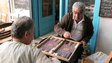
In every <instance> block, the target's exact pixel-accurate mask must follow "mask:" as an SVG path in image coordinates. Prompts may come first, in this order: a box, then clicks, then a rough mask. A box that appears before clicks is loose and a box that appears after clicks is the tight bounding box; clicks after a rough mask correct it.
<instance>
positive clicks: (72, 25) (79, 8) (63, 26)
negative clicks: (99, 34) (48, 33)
mask: <svg viewBox="0 0 112 63" xmlns="http://www.w3.org/2000/svg"><path fill="white" fill-rule="evenodd" d="M84 13H85V5H84V3H82V2H75V3H74V4H73V6H72V12H71V13H68V14H66V15H64V17H63V18H62V20H61V21H60V22H59V23H58V24H57V25H56V26H55V27H54V31H55V32H56V33H57V34H58V35H59V36H61V37H63V38H66V39H73V40H75V41H78V42H80V44H81V46H85V45H86V44H87V42H88V41H89V40H90V38H91V36H92V35H93V24H92V20H91V19H90V18H88V17H87V16H86V15H84ZM82 51H83V48H80V54H79V55H81V53H82Z"/></svg>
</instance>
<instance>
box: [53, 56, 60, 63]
mask: <svg viewBox="0 0 112 63" xmlns="http://www.w3.org/2000/svg"><path fill="white" fill-rule="evenodd" d="M51 60H52V61H53V63H61V61H59V60H58V59H57V58H54V57H53V58H52V59H51Z"/></svg>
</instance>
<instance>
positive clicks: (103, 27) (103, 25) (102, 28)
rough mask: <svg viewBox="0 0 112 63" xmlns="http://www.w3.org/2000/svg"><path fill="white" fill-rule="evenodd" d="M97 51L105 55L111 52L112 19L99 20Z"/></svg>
mask: <svg viewBox="0 0 112 63" xmlns="http://www.w3.org/2000/svg"><path fill="white" fill-rule="evenodd" d="M97 51H102V52H104V53H106V54H109V53H110V51H112V18H100V25H99V32H98V40H97Z"/></svg>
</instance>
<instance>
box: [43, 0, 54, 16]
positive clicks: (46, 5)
mask: <svg viewBox="0 0 112 63" xmlns="http://www.w3.org/2000/svg"><path fill="white" fill-rule="evenodd" d="M52 3H53V2H52V0H42V16H43V17H45V16H49V15H52V13H53V12H52V10H53V8H52Z"/></svg>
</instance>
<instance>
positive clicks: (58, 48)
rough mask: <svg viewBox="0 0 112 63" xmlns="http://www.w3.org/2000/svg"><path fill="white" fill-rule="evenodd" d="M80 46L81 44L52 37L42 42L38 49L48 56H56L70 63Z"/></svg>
mask: <svg viewBox="0 0 112 63" xmlns="http://www.w3.org/2000/svg"><path fill="white" fill-rule="evenodd" d="M79 45H80V44H79V42H76V41H73V40H68V39H64V38H60V37H55V36H50V37H48V38H46V39H44V40H42V41H40V43H39V44H38V45H37V48H39V49H40V50H42V52H43V53H44V54H46V55H48V56H54V57H57V58H58V59H60V60H63V61H66V62H69V61H70V60H71V58H72V57H73V55H74V54H75V52H76V50H77V48H78V46H79Z"/></svg>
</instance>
